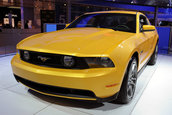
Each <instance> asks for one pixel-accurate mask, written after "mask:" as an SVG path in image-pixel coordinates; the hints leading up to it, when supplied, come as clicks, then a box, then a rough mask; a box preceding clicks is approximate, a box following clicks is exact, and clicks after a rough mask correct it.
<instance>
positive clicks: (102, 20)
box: [67, 13, 136, 33]
mask: <svg viewBox="0 0 172 115" xmlns="http://www.w3.org/2000/svg"><path fill="white" fill-rule="evenodd" d="M84 27H95V28H108V29H113V30H116V31H125V32H133V33H136V15H133V14H118V13H98V14H85V15H82V16H81V17H79V18H78V19H77V20H75V21H74V22H73V23H72V24H70V25H69V26H68V27H67V28H84Z"/></svg>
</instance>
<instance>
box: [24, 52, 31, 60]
mask: <svg viewBox="0 0 172 115" xmlns="http://www.w3.org/2000/svg"><path fill="white" fill-rule="evenodd" d="M23 57H24V59H25V60H29V59H30V54H29V52H28V51H24V52H23Z"/></svg>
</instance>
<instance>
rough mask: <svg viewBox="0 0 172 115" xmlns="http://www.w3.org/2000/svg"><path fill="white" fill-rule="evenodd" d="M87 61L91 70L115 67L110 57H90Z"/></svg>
mask: <svg viewBox="0 0 172 115" xmlns="http://www.w3.org/2000/svg"><path fill="white" fill-rule="evenodd" d="M85 60H86V62H87V64H88V66H89V67H90V68H101V67H115V65H114V63H113V62H112V60H111V59H110V58H108V57H88V58H85Z"/></svg>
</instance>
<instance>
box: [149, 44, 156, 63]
mask: <svg viewBox="0 0 172 115" xmlns="http://www.w3.org/2000/svg"><path fill="white" fill-rule="evenodd" d="M157 57H158V43H157V44H156V46H155V50H154V52H153V54H152V56H151V58H150V60H149V62H148V65H155V64H156V60H157Z"/></svg>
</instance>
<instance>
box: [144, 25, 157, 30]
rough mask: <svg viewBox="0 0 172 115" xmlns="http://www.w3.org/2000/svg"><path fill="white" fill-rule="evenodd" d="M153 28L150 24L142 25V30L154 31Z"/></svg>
mask: <svg viewBox="0 0 172 115" xmlns="http://www.w3.org/2000/svg"><path fill="white" fill-rule="evenodd" d="M154 30H155V26H152V25H143V32H146V31H154Z"/></svg>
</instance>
